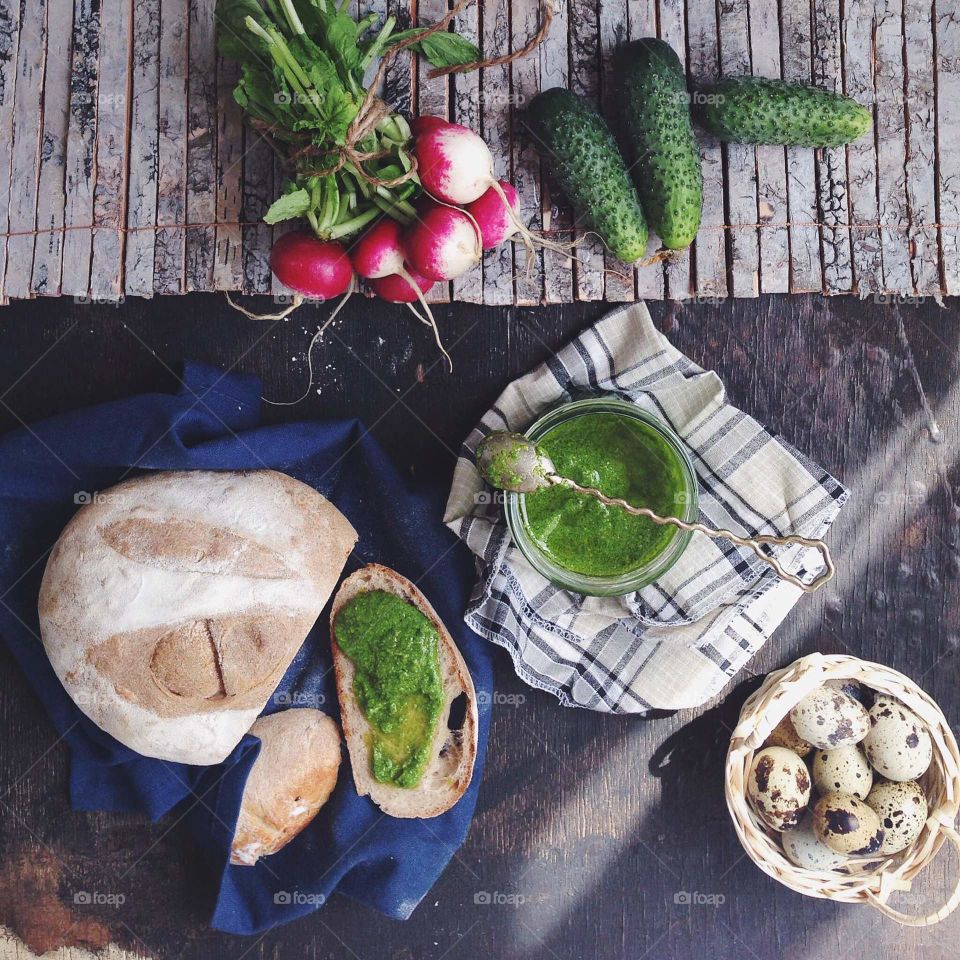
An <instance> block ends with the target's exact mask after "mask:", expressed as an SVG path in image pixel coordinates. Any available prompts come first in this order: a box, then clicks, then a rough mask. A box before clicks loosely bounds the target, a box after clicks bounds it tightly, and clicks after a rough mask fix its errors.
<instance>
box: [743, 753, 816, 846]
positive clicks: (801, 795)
mask: <svg viewBox="0 0 960 960" xmlns="http://www.w3.org/2000/svg"><path fill="white" fill-rule="evenodd" d="M747 798H748V799H749V800H750V802H751V803H752V804H753V808H754V810H756V811H757V814H758V815H759V816H760V818H761V819H762V820H763V821H764V823H766V824H767V825H768V826H770V827H772V828H773V829H774V830H790V829H791V828H792V827H795V826H796V825H797V824H798V823H799V822H800V818H801V817H802V816H803V814H804V811H805V810H806V809H807V804H808V803H809V801H810V774H809V773H808V771H807V765H806V764H805V763H804V762H803V760H801V759H800V757H798V756H797V755H796V754H795V753H794V752H793V751H792V750H788V749H787V748H786V747H764V749H763V750H760V751H758V753H757V754H756V756H755V757H754V758H753V766H752V767H751V768H750V778H749V780H748V781H747Z"/></svg>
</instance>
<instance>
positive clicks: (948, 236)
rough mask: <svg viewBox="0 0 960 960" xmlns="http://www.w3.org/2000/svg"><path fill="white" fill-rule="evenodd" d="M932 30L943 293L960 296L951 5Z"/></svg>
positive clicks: (959, 103) (958, 92)
mask: <svg viewBox="0 0 960 960" xmlns="http://www.w3.org/2000/svg"><path fill="white" fill-rule="evenodd" d="M934 27H935V37H936V47H937V54H936V85H937V161H938V165H937V200H938V207H937V209H938V210H939V211H940V222H941V223H943V224H947V225H948V226H944V227H943V228H941V230H940V244H941V247H942V250H943V292H944V293H948V294H960V17H958V16H957V12H956V10H955V9H954V8H953V6H952V4H943V5H938V6H937V8H936V16H935V19H934Z"/></svg>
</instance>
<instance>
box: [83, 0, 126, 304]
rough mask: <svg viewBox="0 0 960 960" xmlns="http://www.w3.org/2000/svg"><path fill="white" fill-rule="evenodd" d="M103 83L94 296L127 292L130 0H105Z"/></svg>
mask: <svg viewBox="0 0 960 960" xmlns="http://www.w3.org/2000/svg"><path fill="white" fill-rule="evenodd" d="M100 23H101V27H102V29H101V32H100V76H101V77H102V78H103V82H102V83H100V85H99V88H98V91H97V141H96V166H95V178H96V184H95V187H94V192H93V219H94V225H95V226H96V227H99V228H100V229H97V230H95V231H94V234H93V257H92V260H91V264H90V296H91V297H92V298H94V299H97V300H116V299H118V298H120V297H121V296H122V295H123V284H122V279H123V256H124V238H125V234H124V230H123V228H124V226H125V224H126V216H125V214H126V204H127V200H126V197H127V154H128V150H129V143H128V139H127V138H128V133H129V131H128V129H127V106H128V104H127V88H128V78H129V70H130V48H131V43H132V37H131V30H132V25H131V9H130V4H129V3H128V2H126V0H102V3H101V7H100Z"/></svg>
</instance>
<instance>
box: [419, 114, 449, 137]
mask: <svg viewBox="0 0 960 960" xmlns="http://www.w3.org/2000/svg"><path fill="white" fill-rule="evenodd" d="M449 125H450V121H449V120H447V119H446V118H444V117H432V116H430V115H427V116H424V117H414V119H413V120H411V121H410V130H411V132H412V133H413V135H414V137H419V136H421V135H422V134H424V133H426V132H427V131H428V130H433V129H434V128H436V127H447V126H449Z"/></svg>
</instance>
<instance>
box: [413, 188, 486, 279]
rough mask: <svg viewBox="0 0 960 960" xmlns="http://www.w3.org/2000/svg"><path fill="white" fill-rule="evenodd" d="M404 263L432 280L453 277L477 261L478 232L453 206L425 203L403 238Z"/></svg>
mask: <svg viewBox="0 0 960 960" xmlns="http://www.w3.org/2000/svg"><path fill="white" fill-rule="evenodd" d="M403 248H404V250H405V251H406V253H407V263H409V264H410V265H411V266H412V267H413V268H414V270H416V271H417V272H418V273H421V274H423V276H425V277H429V278H430V279H431V280H452V279H453V278H454V277H459V276H460V275H461V274H464V273H466V272H467V271H468V270H469V269H470V268H471V267H473V266H476V264H477V263H479V262H480V256H481V253H482V249H481V247H480V231H479V230H478V229H477V228H476V226H474V223H473V220H471V218H470V216H469V214H467V213H465V212H464V211H463V210H458V209H456V208H455V207H446V206H441V205H440V204H431V205H428V206H426V207H425V208H424V209H423V211H422V212H421V213H420V214H419V216H418V219H416V220H414V222H413V223H412V224H410V226H409V227H408V228H407V232H406V233H405V234H404V237H403Z"/></svg>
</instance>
